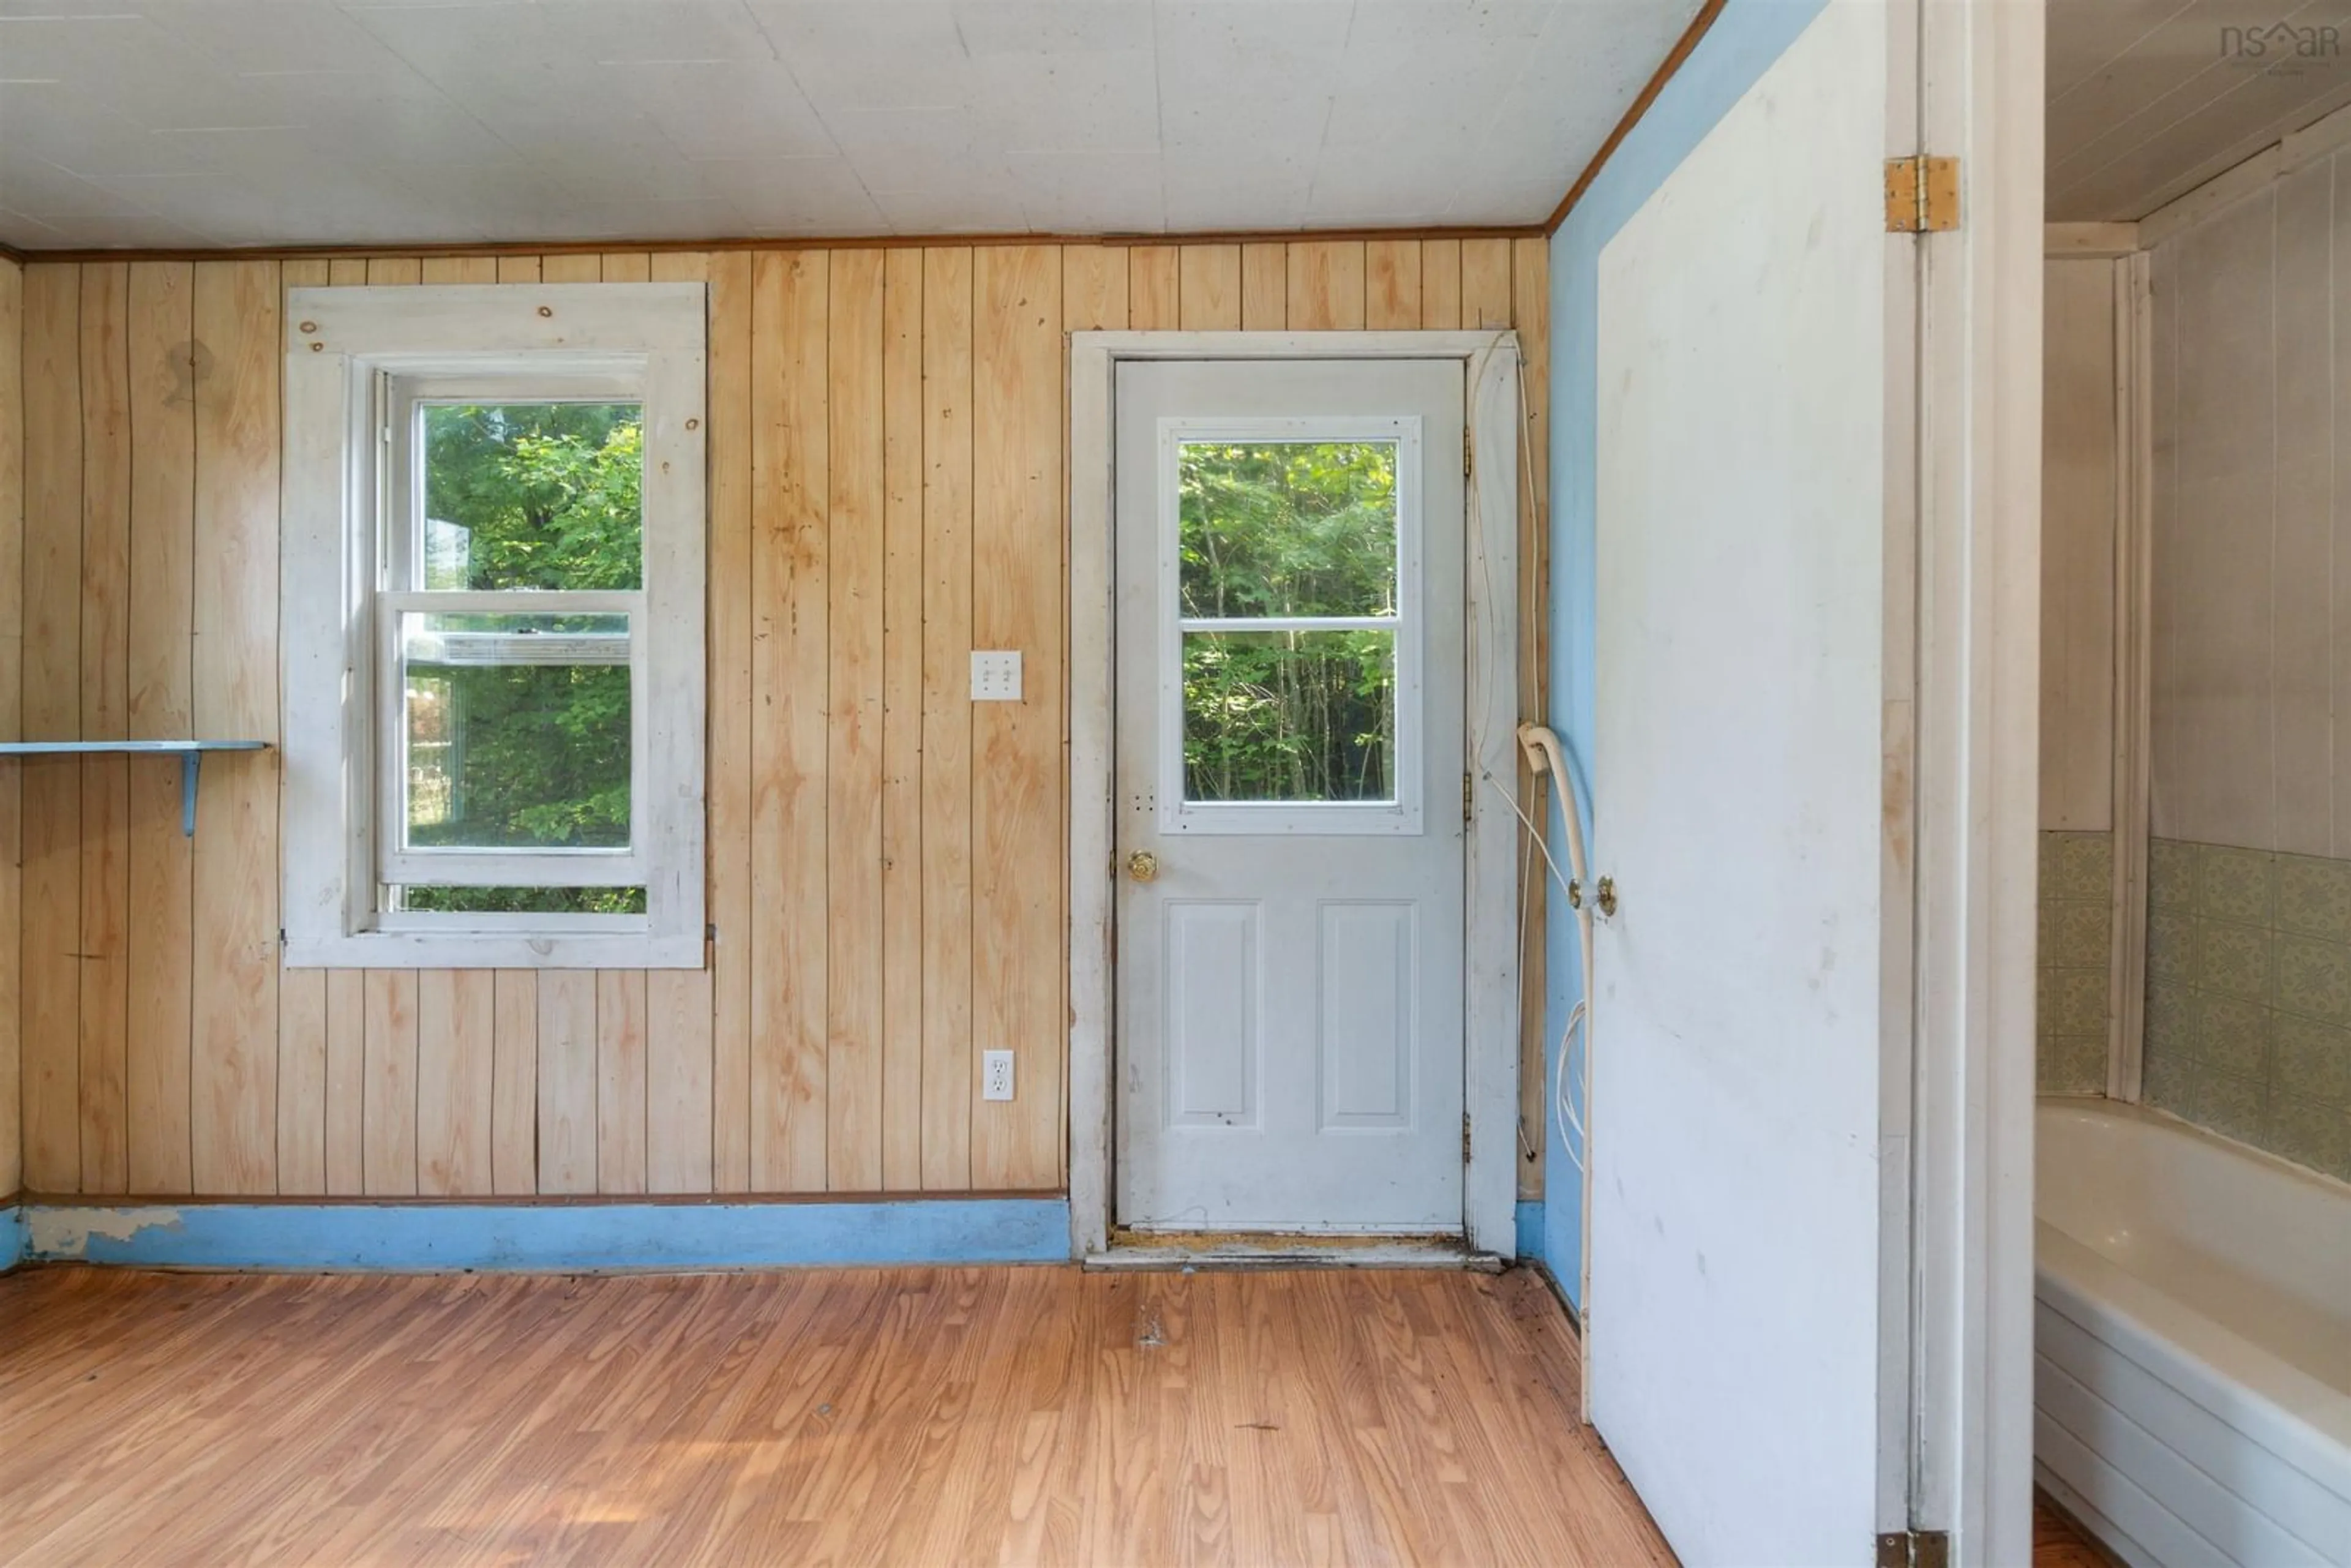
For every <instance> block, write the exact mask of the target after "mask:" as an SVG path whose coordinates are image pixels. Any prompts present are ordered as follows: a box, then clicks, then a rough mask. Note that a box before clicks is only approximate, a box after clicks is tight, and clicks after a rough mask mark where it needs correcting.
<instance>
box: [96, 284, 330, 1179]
mask: <svg viewBox="0 0 2351 1568" xmlns="http://www.w3.org/2000/svg"><path fill="white" fill-rule="evenodd" d="M316 265H318V266H319V267H320V270H321V272H322V273H323V270H324V264H323V263H320V264H316ZM194 296H195V268H194V267H191V266H190V265H188V264H187V263H186V262H176V261H163V262H136V263H133V264H132V266H131V332H130V395H131V452H132V454H133V461H132V463H131V637H130V669H129V694H128V700H129V706H130V715H129V726H130V733H131V738H133V739H135V740H164V739H170V738H172V737H184V736H187V735H189V734H191V733H192V732H193V728H194V725H195V713H194V707H193V703H194V692H193V685H192V684H191V683H192V675H191V671H190V661H191V659H192V658H193V653H194V644H195V566H194V550H195V509H194V508H195V484H196V392H195V385H196V382H195V377H196V366H195V361H194V352H195V350H194V339H195V299H194ZM192 850H193V845H191V843H190V842H189V841H188V838H187V836H186V835H185V834H184V833H183V832H182V831H180V770H179V768H176V767H174V766H172V765H171V764H169V763H164V762H148V763H142V764H141V765H139V766H137V767H134V768H131V825H130V860H131V864H130V897H131V915H132V919H131V940H130V967H131V975H130V995H129V1008H128V1017H127V1019H126V1022H127V1026H128V1030H129V1035H130V1040H129V1058H130V1084H129V1103H130V1111H131V1190H132V1191H134V1192H139V1193H183V1192H187V1191H189V1190H191V1189H192V1187H193V1182H194V1175H193V1170H192V1168H191V1166H190V1164H189V1159H190V1149H189V1144H188V1135H189V1134H188V1030H189V1017H190V1015H189V998H190V993H191V990H192V988H193V985H194V983H195V977H194V974H193V969H192V963H193V952H194V942H195V892H194V886H193V870H194V862H193V858H192V853H191V852H192ZM282 1144H283V1139H282V1138H281V1157H282Z"/></svg>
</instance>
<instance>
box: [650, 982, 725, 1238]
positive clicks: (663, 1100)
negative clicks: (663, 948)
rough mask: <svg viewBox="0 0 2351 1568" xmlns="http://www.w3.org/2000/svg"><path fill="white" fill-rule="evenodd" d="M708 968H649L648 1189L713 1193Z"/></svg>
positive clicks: (652, 1190) (653, 1190)
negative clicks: (711, 1190) (711, 1191)
mask: <svg viewBox="0 0 2351 1568" xmlns="http://www.w3.org/2000/svg"><path fill="white" fill-rule="evenodd" d="M710 1026H711V1014H710V971H709V970H707V969H652V970H648V971H646V973H645V1077H646V1082H645V1189H646V1190H647V1191H649V1192H670V1193H678V1192H708V1191H709V1190H710V1183H711V1164H710V1118H711V1099H710V1094H711V1088H710V1064H711V1061H710Z"/></svg>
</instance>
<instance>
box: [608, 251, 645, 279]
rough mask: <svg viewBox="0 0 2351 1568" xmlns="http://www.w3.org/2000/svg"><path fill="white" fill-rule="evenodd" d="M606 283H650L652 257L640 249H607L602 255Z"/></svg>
mask: <svg viewBox="0 0 2351 1568" xmlns="http://www.w3.org/2000/svg"><path fill="white" fill-rule="evenodd" d="M602 259H603V267H604V281H605V282H607V283H650V282H651V281H653V257H652V256H651V255H649V254H647V253H646V252H644V251H642V250H624V251H607V252H605V253H604V256H603V258H602Z"/></svg>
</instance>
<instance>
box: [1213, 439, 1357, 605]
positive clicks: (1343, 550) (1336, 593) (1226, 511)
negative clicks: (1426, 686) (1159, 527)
mask: <svg viewBox="0 0 2351 1568" xmlns="http://www.w3.org/2000/svg"><path fill="white" fill-rule="evenodd" d="M1176 483H1177V486H1178V489H1179V497H1178V499H1179V503H1180V505H1179V508H1178V511H1179V516H1180V517H1181V519H1182V533H1183V537H1182V541H1181V542H1182V549H1183V594H1184V613H1185V614H1186V615H1193V616H1207V617H1236V616H1258V615H1392V614H1394V613H1395V604H1396V444H1395V442H1393V441H1288V442H1283V441H1272V442H1250V443H1226V442H1192V441H1187V442H1186V443H1184V444H1183V447H1182V450H1181V451H1180V452H1179V453H1178V454H1177V460H1176Z"/></svg>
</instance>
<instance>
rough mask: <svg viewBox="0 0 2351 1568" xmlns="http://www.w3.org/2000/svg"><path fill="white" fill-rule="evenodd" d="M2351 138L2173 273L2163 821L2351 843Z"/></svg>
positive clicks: (2305, 841)
mask: <svg viewBox="0 0 2351 1568" xmlns="http://www.w3.org/2000/svg"><path fill="white" fill-rule="evenodd" d="M2346 238H2351V152H2342V153H2335V154H2333V155H2331V156H2328V157H2325V158H2321V159H2318V160H2316V161H2315V162H2310V163H2307V164H2304V165H2303V166H2301V167H2299V168H2296V169H2294V171H2293V172H2289V173H2287V174H2286V175H2285V176H2284V177H2283V178H2281V179H2279V180H2277V181H2275V182H2273V183H2270V184H2268V185H2266V186H2264V187H2262V188H2260V189H2257V190H2255V191H2254V192H2252V193H2251V194H2249V195H2247V196H2246V197H2245V198H2244V199H2242V200H2241V201H2239V202H2237V203H2235V204H2232V205H2229V206H2226V207H2222V208H2220V210H2218V211H2216V212H2213V213H2212V214H2210V215H2208V216H2206V217H2205V218H2203V219H2202V220H2201V221H2200V222H2198V223H2196V224H2194V225H2191V226H2189V227H2188V228H2186V229H2183V230H2181V231H2179V232H2177V233H2175V234H2172V235H2169V236H2168V237H2167V238H2165V239H2164V240H2163V241H2162V243H2160V244H2159V245H2158V246H2157V247H2156V249H2155V252H2154V255H2153V258H2152V266H2153V273H2154V364H2153V367H2152V375H2153V378H2154V402H2155V409H2154V448H2155V452H2154V458H2155V466H2154V516H2153V530H2154V538H2153V550H2154V576H2155V587H2154V604H2153V614H2152V632H2153V637H2154V699H2153V710H2154V711H2153V726H2152V729H2153V734H2152V743H2153V749H2154V758H2153V761H2154V802H2153V806H2154V812H2153V814H2154V831H2155V834H2156V836H2157V837H2158V838H2168V839H2191V840H2195V841H2200V842H2204V843H2220V844H2234V845H2239V846H2241V847H2244V848H2248V849H2258V850H2275V851H2281V852H2287V853H2292V854H2307V855H2331V856H2338V857H2341V856H2351V767H2346V766H2345V764H2346V762H2351V727H2346V726H2338V725H2337V724H2336V723H2335V714H2336V713H2337V712H2338V711H2341V710H2342V709H2343V708H2344V707H2345V706H2346V705H2351V636H2345V635H2343V634H2342V633H2341V631H2340V630H2338V623H2342V624H2344V625H2345V626H2346V628H2351V490H2346V489H2341V488H2339V487H2338V483H2337V480H2336V477H2335V465H2336V461H2337V458H2336V451H2337V447H2338V446H2339V445H2341V444H2343V442H2344V439H2345V435H2346V429H2345V422H2346V421H2351V400H2346V399H2341V398H2339V397H2338V396H2337V394H2336V389H2337V387H2338V386H2341V385H2343V384H2344V383H2345V382H2346V377H2351V321H2340V320H2338V318H2339V317H2340V316H2341V315H2342V310H2341V308H2340V306H2339V305H2338V304H2337V301H2338V300H2340V299H2341V298H2344V297H2345V295H2346V291H2351V246H2346V244H2345V240H2346Z"/></svg>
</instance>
